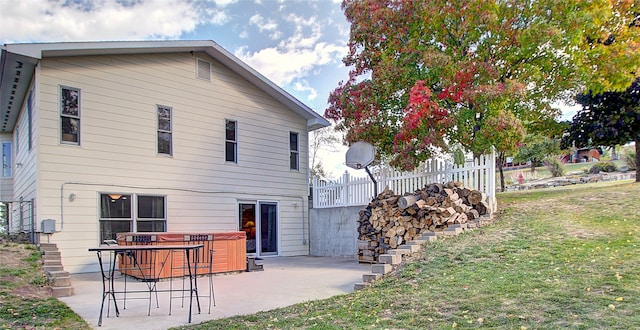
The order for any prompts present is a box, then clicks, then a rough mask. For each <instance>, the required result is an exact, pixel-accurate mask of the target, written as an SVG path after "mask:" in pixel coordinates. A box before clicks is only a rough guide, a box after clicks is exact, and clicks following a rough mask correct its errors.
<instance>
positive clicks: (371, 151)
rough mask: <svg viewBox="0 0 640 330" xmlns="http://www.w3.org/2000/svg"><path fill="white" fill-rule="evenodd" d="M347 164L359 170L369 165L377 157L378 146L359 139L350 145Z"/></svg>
mask: <svg viewBox="0 0 640 330" xmlns="http://www.w3.org/2000/svg"><path fill="white" fill-rule="evenodd" d="M345 158H346V165H347V166H349V167H351V168H353V169H356V170H359V169H362V168H365V167H367V166H369V164H371V163H373V161H374V160H375V159H376V148H375V147H374V146H372V145H371V144H370V143H368V142H364V141H358V142H356V143H354V144H352V145H351V147H349V150H347V155H346V157H345Z"/></svg>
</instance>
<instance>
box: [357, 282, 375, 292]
mask: <svg viewBox="0 0 640 330" xmlns="http://www.w3.org/2000/svg"><path fill="white" fill-rule="evenodd" d="M370 285H371V283H356V284H354V285H353V289H354V290H356V291H358V290H362V289H364V288H366V287H368V286H370Z"/></svg>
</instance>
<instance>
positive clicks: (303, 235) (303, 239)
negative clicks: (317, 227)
mask: <svg viewBox="0 0 640 330" xmlns="http://www.w3.org/2000/svg"><path fill="white" fill-rule="evenodd" d="M300 208H301V209H302V214H301V215H302V245H307V237H306V236H305V234H304V233H305V225H304V196H300Z"/></svg>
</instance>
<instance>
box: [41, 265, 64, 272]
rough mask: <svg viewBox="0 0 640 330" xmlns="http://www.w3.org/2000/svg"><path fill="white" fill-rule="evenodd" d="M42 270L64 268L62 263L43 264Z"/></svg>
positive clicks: (49, 270)
mask: <svg viewBox="0 0 640 330" xmlns="http://www.w3.org/2000/svg"><path fill="white" fill-rule="evenodd" d="M42 270H44V271H45V272H52V271H61V270H63V268H62V265H61V264H58V265H43V266H42Z"/></svg>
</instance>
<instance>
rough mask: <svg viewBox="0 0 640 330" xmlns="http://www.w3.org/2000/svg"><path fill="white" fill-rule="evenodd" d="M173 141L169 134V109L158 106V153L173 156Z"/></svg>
mask: <svg viewBox="0 0 640 330" xmlns="http://www.w3.org/2000/svg"><path fill="white" fill-rule="evenodd" d="M172 145H173V139H172V133H171V108H169V107H165V106H161V105H159V106H158V153H159V154H164V155H172V154H173V150H172V149H173V148H172Z"/></svg>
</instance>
